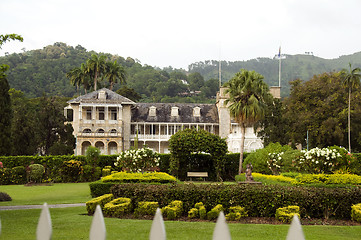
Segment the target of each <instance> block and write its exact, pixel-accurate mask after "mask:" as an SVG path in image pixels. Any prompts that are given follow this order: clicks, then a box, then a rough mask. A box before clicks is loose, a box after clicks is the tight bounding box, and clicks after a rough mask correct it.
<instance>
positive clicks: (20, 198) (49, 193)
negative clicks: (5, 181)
mask: <svg viewBox="0 0 361 240" xmlns="http://www.w3.org/2000/svg"><path fill="white" fill-rule="evenodd" d="M0 192H6V193H7V194H9V195H10V197H11V198H12V199H13V200H12V201H10V202H0V206H11V205H34V204H43V203H44V202H47V203H48V204H57V203H85V202H86V201H89V200H90V199H91V196H90V190H89V183H55V184H53V185H51V186H24V185H1V186H0Z"/></svg>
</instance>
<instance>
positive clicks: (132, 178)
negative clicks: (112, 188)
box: [101, 172, 177, 183]
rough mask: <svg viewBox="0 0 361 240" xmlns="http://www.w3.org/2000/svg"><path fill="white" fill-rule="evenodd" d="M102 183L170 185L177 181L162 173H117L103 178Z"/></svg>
mask: <svg viewBox="0 0 361 240" xmlns="http://www.w3.org/2000/svg"><path fill="white" fill-rule="evenodd" d="M101 181H102V182H117V183H129V182H139V183H140V182H146V183H149V182H152V183H172V182H176V181H177V179H176V178H175V177H173V176H171V175H169V174H167V173H163V172H150V173H148V172H146V173H127V172H118V173H114V174H112V175H109V176H106V177H103V178H102V179H101Z"/></svg>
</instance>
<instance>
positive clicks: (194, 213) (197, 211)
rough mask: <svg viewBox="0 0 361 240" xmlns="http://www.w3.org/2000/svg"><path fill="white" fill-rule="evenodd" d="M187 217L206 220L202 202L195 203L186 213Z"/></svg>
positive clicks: (205, 211)
mask: <svg viewBox="0 0 361 240" xmlns="http://www.w3.org/2000/svg"><path fill="white" fill-rule="evenodd" d="M188 217H189V218H200V219H206V218H207V210H206V208H205V207H204V205H203V203H202V202H199V203H196V204H195V205H194V208H191V209H190V210H189V211H188Z"/></svg>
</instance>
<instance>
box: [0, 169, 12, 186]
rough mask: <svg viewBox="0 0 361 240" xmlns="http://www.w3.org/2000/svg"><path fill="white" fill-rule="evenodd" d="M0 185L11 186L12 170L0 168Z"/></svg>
mask: <svg viewBox="0 0 361 240" xmlns="http://www.w3.org/2000/svg"><path fill="white" fill-rule="evenodd" d="M0 184H1V185H8V184H12V169H11V168H0Z"/></svg>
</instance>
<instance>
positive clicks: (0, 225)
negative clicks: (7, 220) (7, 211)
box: [0, 219, 1, 236]
mask: <svg viewBox="0 0 361 240" xmlns="http://www.w3.org/2000/svg"><path fill="white" fill-rule="evenodd" d="M0 236H1V219H0Z"/></svg>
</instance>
